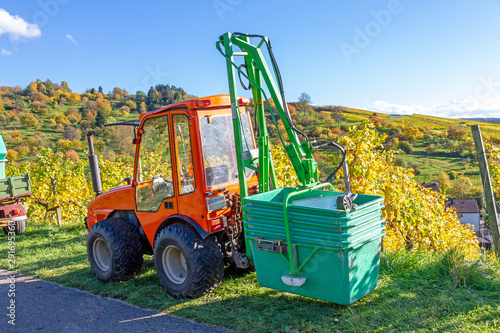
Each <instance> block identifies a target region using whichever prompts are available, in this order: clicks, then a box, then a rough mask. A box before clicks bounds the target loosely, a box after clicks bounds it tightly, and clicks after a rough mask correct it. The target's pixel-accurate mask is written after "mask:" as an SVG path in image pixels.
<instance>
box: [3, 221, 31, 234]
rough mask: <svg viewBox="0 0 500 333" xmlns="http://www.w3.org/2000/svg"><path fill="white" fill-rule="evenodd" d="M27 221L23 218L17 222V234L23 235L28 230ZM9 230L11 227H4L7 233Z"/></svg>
mask: <svg viewBox="0 0 500 333" xmlns="http://www.w3.org/2000/svg"><path fill="white" fill-rule="evenodd" d="M26 221H27V220H21V221H17V222H16V226H15V229H14V234H15V235H16V236H19V235H22V234H24V232H25V231H26ZM9 231H10V230H9V227H3V232H5V234H6V235H8V234H9Z"/></svg>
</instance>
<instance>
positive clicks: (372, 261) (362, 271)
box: [243, 188, 385, 304]
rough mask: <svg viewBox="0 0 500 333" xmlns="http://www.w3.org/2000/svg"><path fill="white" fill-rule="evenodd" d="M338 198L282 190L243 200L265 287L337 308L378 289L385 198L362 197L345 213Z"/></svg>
mask: <svg viewBox="0 0 500 333" xmlns="http://www.w3.org/2000/svg"><path fill="white" fill-rule="evenodd" d="M339 195H343V193H336V192H327V191H320V190H311V189H304V190H298V189H296V188H281V189H276V190H273V191H269V192H266V193H261V194H257V195H253V196H251V197H246V198H244V199H243V221H244V232H245V240H246V245H247V249H249V251H247V255H248V256H249V258H250V259H251V260H253V262H254V264H255V269H256V272H257V278H258V280H259V283H260V284H261V285H262V286H265V287H269V288H273V289H277V290H282V291H286V292H291V293H295V294H298V295H303V296H308V297H313V298H318V299H322V300H325V301H329V302H333V303H338V304H351V303H353V302H355V301H356V300H358V299H359V298H361V297H363V296H365V295H366V294H367V293H369V292H370V291H372V290H373V289H374V288H375V287H376V286H377V281H378V266H379V259H380V246H381V240H382V237H383V235H384V234H385V232H384V225H383V222H384V220H383V218H382V217H381V210H382V208H383V204H382V201H383V198H382V197H380V196H373V195H358V196H357V198H356V199H355V200H354V204H355V205H356V206H355V208H353V209H352V210H350V211H345V210H338V209H337V207H336V201H337V197H338V196H339ZM292 198H293V200H292ZM285 202H286V203H287V204H286V203H285ZM292 280H293V281H292ZM286 281H287V282H286ZM304 281H305V282H304ZM285 282H286V283H285ZM301 283H303V284H301ZM290 284H291V285H290ZM300 284H301V285H300ZM294 285H295V286H294ZM298 285H300V286H298Z"/></svg>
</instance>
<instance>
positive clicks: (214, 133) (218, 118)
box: [200, 113, 255, 189]
mask: <svg viewBox="0 0 500 333" xmlns="http://www.w3.org/2000/svg"><path fill="white" fill-rule="evenodd" d="M241 122H242V131H243V133H242V134H243V136H242V137H243V151H248V150H249V149H250V150H251V149H255V145H254V142H253V136H252V132H251V130H250V121H249V118H248V114H247V113H242V114H241ZM200 130H201V137H202V139H201V140H202V146H203V158H204V160H205V175H206V179H207V189H211V188H215V187H218V186H220V185H223V184H228V183H236V182H237V181H238V165H237V163H236V155H235V154H236V151H235V147H234V134H233V122H232V118H231V115H230V114H226V115H214V116H210V118H208V117H201V118H200ZM254 175H255V171H253V170H250V169H247V170H246V177H247V179H250V178H251V177H253V176H254Z"/></svg>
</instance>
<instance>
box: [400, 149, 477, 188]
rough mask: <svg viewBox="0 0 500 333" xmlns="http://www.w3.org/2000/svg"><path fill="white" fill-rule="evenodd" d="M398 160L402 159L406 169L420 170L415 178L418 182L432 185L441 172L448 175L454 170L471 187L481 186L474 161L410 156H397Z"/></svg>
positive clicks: (456, 158)
mask: <svg viewBox="0 0 500 333" xmlns="http://www.w3.org/2000/svg"><path fill="white" fill-rule="evenodd" d="M398 158H400V159H402V160H403V161H404V162H405V163H406V165H407V166H408V167H410V165H416V166H417V167H418V168H419V169H420V174H419V175H417V176H415V179H416V180H417V181H418V182H424V181H425V182H428V183H432V182H435V181H436V178H437V177H438V175H439V174H440V173H441V172H444V173H446V174H448V173H449V172H450V171H451V170H454V171H456V172H457V174H458V175H462V174H463V175H465V176H467V177H469V178H470V179H471V181H472V184H473V185H477V186H479V185H481V177H480V175H479V166H478V165H477V163H476V162H475V161H473V162H472V161H471V162H469V160H468V159H467V158H459V157H443V156H422V155H411V154H399V155H398ZM452 182H453V181H452Z"/></svg>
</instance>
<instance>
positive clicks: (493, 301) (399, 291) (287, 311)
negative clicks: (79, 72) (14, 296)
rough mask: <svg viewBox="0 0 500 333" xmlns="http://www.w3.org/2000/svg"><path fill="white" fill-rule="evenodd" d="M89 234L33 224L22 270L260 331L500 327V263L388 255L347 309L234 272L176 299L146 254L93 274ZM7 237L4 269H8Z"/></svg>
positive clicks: (0, 259) (22, 242) (21, 246)
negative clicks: (112, 278)
mask: <svg viewBox="0 0 500 333" xmlns="http://www.w3.org/2000/svg"><path fill="white" fill-rule="evenodd" d="M85 241H86V231H85V230H84V229H83V228H82V227H81V226H72V227H63V228H61V229H59V228H55V227H50V226H43V227H40V226H39V227H36V226H29V227H28V230H27V233H26V234H25V235H22V236H18V237H17V240H16V244H17V245H16V249H17V253H16V255H17V265H18V269H19V271H20V272H22V273H25V274H30V275H34V276H36V277H39V278H42V279H46V280H50V281H54V282H57V283H60V284H62V285H65V286H68V287H73V288H79V289H82V290H86V291H89V292H91V293H94V294H97V295H102V296H108V297H114V298H119V299H122V300H125V301H126V302H128V303H131V304H135V305H138V306H141V307H148V308H153V309H158V310H162V311H166V312H169V313H172V314H175V315H178V316H181V317H185V318H191V319H195V320H197V321H200V322H205V323H210V324H216V325H220V326H224V327H227V328H231V329H235V330H238V331H252V332H334V331H342V332H366V331H370V332H382V331H383V332H400V331H418V332H429V331H440V332H442V331H451V332H495V331H498V330H500V319H499V318H500V306H499V304H500V263H499V262H497V261H488V263H479V264H478V265H477V266H473V267H472V268H469V269H467V265H464V263H463V262H461V261H460V260H457V259H456V258H455V260H453V258H450V256H449V255H448V257H446V256H445V257H439V258H432V255H430V254H423V253H420V254H419V253H417V254H404V255H403V254H392V255H388V254H384V255H383V256H382V260H381V275H380V281H379V287H378V288H377V289H376V290H375V291H374V292H372V293H371V294H369V295H368V296H367V297H365V298H364V299H362V300H360V301H359V302H357V303H355V304H353V305H351V306H339V305H334V304H330V303H326V302H322V301H317V300H313V299H309V298H305V297H301V296H295V295H291V294H287V293H282V292H278V291H274V290H271V289H267V288H263V287H260V286H259V285H258V283H257V278H256V275H255V273H246V274H243V273H234V272H233V273H232V272H228V271H226V276H225V278H224V280H223V282H222V284H221V286H220V287H219V288H217V289H216V290H215V292H213V293H212V294H210V295H207V296H204V297H201V298H199V299H196V300H189V301H186V300H175V299H173V298H172V297H170V296H169V295H168V294H166V292H165V291H164V289H163V288H162V286H161V285H160V283H159V282H158V279H157V278H156V273H155V270H154V267H153V263H152V258H151V256H146V258H145V263H144V266H143V269H142V271H141V272H140V274H139V275H138V276H137V277H135V278H134V279H132V280H130V281H127V282H121V283H111V284H105V283H102V282H100V281H99V280H98V279H97V278H96V277H95V276H94V275H93V273H92V272H91V270H90V268H89V264H88V262H87V255H86V246H85ZM6 252H7V239H6V237H5V236H1V237H0V267H4V268H5V267H6V266H7V260H6Z"/></svg>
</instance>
